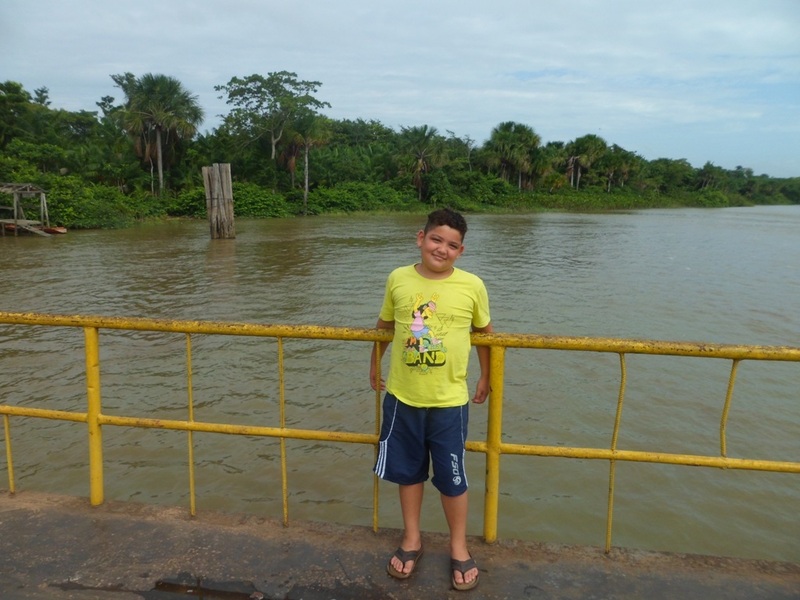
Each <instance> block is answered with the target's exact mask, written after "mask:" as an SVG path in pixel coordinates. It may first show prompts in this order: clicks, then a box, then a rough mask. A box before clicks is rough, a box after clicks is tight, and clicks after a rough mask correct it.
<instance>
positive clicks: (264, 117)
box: [214, 71, 330, 160]
mask: <svg viewBox="0 0 800 600" xmlns="http://www.w3.org/2000/svg"><path fill="white" fill-rule="evenodd" d="M321 85H322V84H321V83H320V82H319V81H300V80H298V79H297V74H296V73H291V72H289V71H279V72H277V73H269V74H268V75H267V77H263V76H262V75H256V74H254V75H250V76H248V77H245V78H239V77H234V78H232V79H231V80H230V81H229V82H228V83H227V84H225V85H217V86H214V89H215V90H216V91H218V92H220V91H223V92H225V93H226V94H227V96H228V99H227V103H228V104H229V105H231V106H233V107H234V108H233V109H232V110H231V112H230V114H229V115H227V116H226V117H225V121H226V123H227V124H228V126H229V127H230V128H231V129H232V130H233V131H235V132H237V133H239V134H241V135H243V136H244V137H245V138H247V139H250V140H254V139H259V138H261V137H262V136H264V135H266V134H269V136H270V143H271V146H272V155H271V158H272V160H275V156H276V150H275V148H276V146H277V144H278V142H279V141H280V139H281V136H282V135H283V131H284V129H285V128H286V126H287V124H289V122H290V120H291V119H292V117H293V116H294V115H296V114H297V113H298V112H300V111H302V110H310V111H312V112H316V111H318V110H321V109H322V108H325V107H330V104H328V103H327V102H322V101H320V100H317V99H316V98H315V97H314V96H312V94H315V93H316V92H317V89H318V88H319V87H320V86H321ZM220 98H222V96H220Z"/></svg>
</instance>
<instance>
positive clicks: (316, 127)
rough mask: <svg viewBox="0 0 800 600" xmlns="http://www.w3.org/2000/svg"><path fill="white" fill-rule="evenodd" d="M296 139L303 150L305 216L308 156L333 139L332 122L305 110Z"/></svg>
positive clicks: (297, 122)
mask: <svg viewBox="0 0 800 600" xmlns="http://www.w3.org/2000/svg"><path fill="white" fill-rule="evenodd" d="M293 127H294V132H295V133H294V139H295V140H296V142H297V143H298V144H299V146H300V148H301V149H302V150H303V215H305V214H306V213H307V211H308V167H309V159H308V155H309V153H310V152H311V148H315V147H318V146H322V145H323V144H327V143H328V140H330V137H331V128H330V122H329V120H328V119H326V118H325V117H322V116H320V115H317V114H316V113H314V112H313V111H311V110H308V109H305V110H303V111H302V112H301V114H300V116H299V117H298V118H297V120H296V121H295V123H294V125H293Z"/></svg>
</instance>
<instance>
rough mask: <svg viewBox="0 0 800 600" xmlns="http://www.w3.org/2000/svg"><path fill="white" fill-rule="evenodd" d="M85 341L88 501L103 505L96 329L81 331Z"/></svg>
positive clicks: (97, 339) (98, 363)
mask: <svg viewBox="0 0 800 600" xmlns="http://www.w3.org/2000/svg"><path fill="white" fill-rule="evenodd" d="M83 332H84V337H85V339H86V399H87V410H86V422H87V424H88V425H89V501H90V503H91V504H92V506H98V505H100V504H102V503H103V432H102V429H101V426H100V409H101V404H100V336H99V333H98V329H97V327H85V328H84V329H83Z"/></svg>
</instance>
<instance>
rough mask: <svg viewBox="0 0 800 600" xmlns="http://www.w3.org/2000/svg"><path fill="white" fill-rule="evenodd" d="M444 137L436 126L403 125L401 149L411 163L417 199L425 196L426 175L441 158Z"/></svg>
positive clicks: (420, 199)
mask: <svg viewBox="0 0 800 600" xmlns="http://www.w3.org/2000/svg"><path fill="white" fill-rule="evenodd" d="M441 147H442V139H441V136H439V134H438V132H437V131H436V128H435V127H428V126H427V125H422V126H419V127H402V128H401V130H400V151H401V153H402V155H403V156H404V157H405V159H406V160H407V161H408V162H407V164H409V165H410V169H409V170H410V171H411V180H412V182H413V183H414V187H415V188H417V200H419V201H420V202H422V199H423V198H424V196H425V194H424V188H425V176H426V175H427V174H428V173H429V172H430V170H431V169H432V168H433V166H434V164H435V163H436V162H437V161H438V160H439V157H440V152H441Z"/></svg>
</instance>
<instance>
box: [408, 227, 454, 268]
mask: <svg viewBox="0 0 800 600" xmlns="http://www.w3.org/2000/svg"><path fill="white" fill-rule="evenodd" d="M417 247H419V249H420V254H421V258H422V262H420V263H419V264H418V265H417V272H418V273H419V274H420V275H422V276H423V277H428V278H429V279H444V278H445V277H448V276H449V275H450V273H452V271H453V263H455V261H456V259H457V258H458V257H459V256H461V254H462V253H463V252H464V244H463V243H462V237H461V232H460V231H458V230H457V229H453V228H452V227H449V226H447V225H439V226H438V227H434V228H432V229H429V230H428V231H427V233H426V232H425V231H420V232H419V233H418V234H417Z"/></svg>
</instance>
